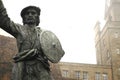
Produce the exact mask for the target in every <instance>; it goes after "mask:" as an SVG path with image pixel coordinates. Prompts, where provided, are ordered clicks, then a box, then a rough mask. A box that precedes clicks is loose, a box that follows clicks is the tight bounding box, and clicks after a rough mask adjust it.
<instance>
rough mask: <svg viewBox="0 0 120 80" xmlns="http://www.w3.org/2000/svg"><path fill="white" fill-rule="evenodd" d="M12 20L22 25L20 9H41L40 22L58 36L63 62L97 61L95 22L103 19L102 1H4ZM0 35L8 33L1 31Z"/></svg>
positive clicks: (94, 62) (103, 4)
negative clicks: (62, 51) (32, 6)
mask: <svg viewBox="0 0 120 80" xmlns="http://www.w3.org/2000/svg"><path fill="white" fill-rule="evenodd" d="M3 3H4V6H5V7H6V9H7V13H8V15H9V17H10V18H11V20H13V21H14V22H15V23H20V24H22V19H21V17H20V12H21V10H22V9H23V8H24V7H26V6H29V5H35V6H38V7H40V8H41V15H40V24H39V26H40V27H41V28H43V29H47V30H50V31H52V32H53V33H55V34H56V35H57V37H58V38H59V40H60V42H61V45H62V48H63V49H64V51H65V55H64V56H63V58H62V59H61V61H62V62H75V63H87V64H96V51H95V43H94V42H95V40H94V37H95V33H94V27H95V24H96V22H97V21H100V22H101V23H102V22H103V21H104V11H105V0H3ZM0 34H4V35H6V36H9V35H8V34H7V33H5V32H4V31H3V30H0Z"/></svg>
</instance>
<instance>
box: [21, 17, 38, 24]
mask: <svg viewBox="0 0 120 80" xmlns="http://www.w3.org/2000/svg"><path fill="white" fill-rule="evenodd" d="M39 23H40V20H39V17H36V18H35V19H25V18H23V24H24V25H25V24H30V25H32V24H36V26H38V25H39Z"/></svg>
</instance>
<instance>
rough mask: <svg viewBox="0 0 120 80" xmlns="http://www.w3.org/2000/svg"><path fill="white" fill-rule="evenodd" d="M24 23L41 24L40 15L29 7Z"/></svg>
mask: <svg viewBox="0 0 120 80" xmlns="http://www.w3.org/2000/svg"><path fill="white" fill-rule="evenodd" d="M23 23H24V24H29V25H36V26H37V25H38V24H39V15H38V14H37V11H36V10H34V9H32V8H31V9H28V10H27V11H26V13H25V15H24V17H23Z"/></svg>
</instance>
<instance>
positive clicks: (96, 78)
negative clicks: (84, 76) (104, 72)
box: [95, 72, 101, 80]
mask: <svg viewBox="0 0 120 80" xmlns="http://www.w3.org/2000/svg"><path fill="white" fill-rule="evenodd" d="M100 78H101V77H100V73H99V72H96V74H95V80H101V79H100Z"/></svg>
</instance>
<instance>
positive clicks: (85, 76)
mask: <svg viewBox="0 0 120 80" xmlns="http://www.w3.org/2000/svg"><path fill="white" fill-rule="evenodd" d="M83 80H88V72H83Z"/></svg>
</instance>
